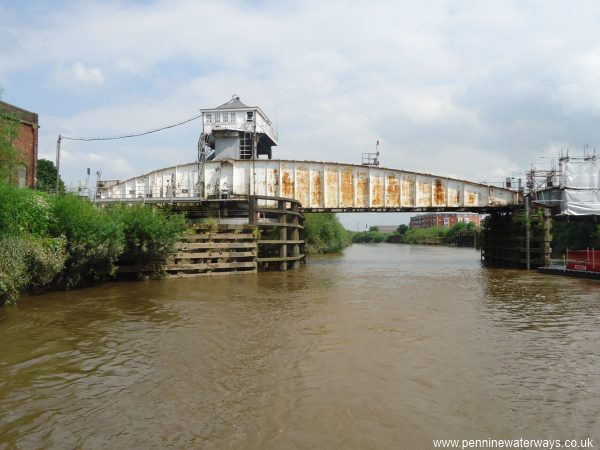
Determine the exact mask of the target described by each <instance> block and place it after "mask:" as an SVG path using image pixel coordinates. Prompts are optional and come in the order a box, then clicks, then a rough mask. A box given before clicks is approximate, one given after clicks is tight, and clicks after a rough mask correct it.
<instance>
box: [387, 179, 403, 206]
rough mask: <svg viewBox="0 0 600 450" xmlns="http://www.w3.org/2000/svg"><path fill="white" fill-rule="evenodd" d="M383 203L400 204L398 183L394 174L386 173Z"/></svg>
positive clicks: (388, 204) (389, 204)
mask: <svg viewBox="0 0 600 450" xmlns="http://www.w3.org/2000/svg"><path fill="white" fill-rule="evenodd" d="M385 204H386V206H400V184H399V183H398V177H397V176H395V175H387V186H386V192H385Z"/></svg>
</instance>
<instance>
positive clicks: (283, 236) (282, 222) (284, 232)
mask: <svg viewBox="0 0 600 450" xmlns="http://www.w3.org/2000/svg"><path fill="white" fill-rule="evenodd" d="M286 203H287V202H286V201H285V200H279V201H278V202H277V209H279V210H280V211H285V210H286V209H287V208H286ZM279 226H280V228H279V239H280V240H281V242H282V243H281V245H280V246H279V257H280V258H281V262H280V263H279V270H287V266H288V264H287V242H288V227H287V214H281V215H280V216H279Z"/></svg>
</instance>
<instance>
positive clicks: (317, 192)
mask: <svg viewBox="0 0 600 450" xmlns="http://www.w3.org/2000/svg"><path fill="white" fill-rule="evenodd" d="M322 188H323V178H322V176H321V172H320V171H318V170H313V171H312V190H311V194H312V198H311V199H310V206H312V207H313V208H318V207H319V206H321V204H322V202H323V191H322Z"/></svg>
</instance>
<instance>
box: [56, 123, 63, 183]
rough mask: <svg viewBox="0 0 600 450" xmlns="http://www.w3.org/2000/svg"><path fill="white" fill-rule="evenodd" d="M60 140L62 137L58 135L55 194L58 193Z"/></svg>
mask: <svg viewBox="0 0 600 450" xmlns="http://www.w3.org/2000/svg"><path fill="white" fill-rule="evenodd" d="M61 140H62V136H61V135H60V134H59V135H58V139H57V141H56V194H57V195H58V193H59V190H58V189H59V188H60V141H61Z"/></svg>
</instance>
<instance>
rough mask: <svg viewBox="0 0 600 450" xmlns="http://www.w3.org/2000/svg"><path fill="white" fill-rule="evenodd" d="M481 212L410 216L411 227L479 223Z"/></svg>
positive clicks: (448, 226)
mask: <svg viewBox="0 0 600 450" xmlns="http://www.w3.org/2000/svg"><path fill="white" fill-rule="evenodd" d="M480 219H481V218H480V216H479V214H476V213H427V214H418V215H416V216H413V217H411V218H410V225H409V226H410V228H430V227H446V228H450V227H453V226H454V225H456V224H457V223H459V222H463V223H474V224H475V225H479V224H480V222H481V220H480Z"/></svg>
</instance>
